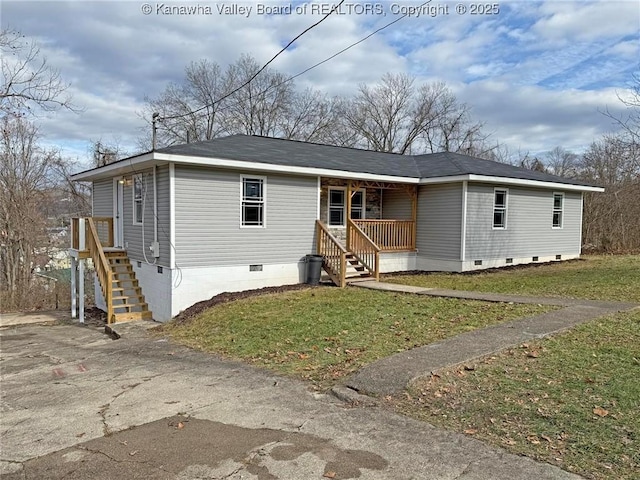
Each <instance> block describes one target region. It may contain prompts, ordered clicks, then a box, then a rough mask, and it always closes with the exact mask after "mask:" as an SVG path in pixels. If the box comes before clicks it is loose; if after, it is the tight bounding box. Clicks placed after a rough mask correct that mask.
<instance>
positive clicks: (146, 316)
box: [113, 311, 153, 323]
mask: <svg viewBox="0 0 640 480" xmlns="http://www.w3.org/2000/svg"><path fill="white" fill-rule="evenodd" d="M152 319H153V314H152V313H151V312H150V311H145V312H127V313H114V314H113V321H114V322H116V323H119V322H131V321H134V320H152Z"/></svg>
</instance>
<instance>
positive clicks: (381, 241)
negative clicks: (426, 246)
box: [352, 220, 416, 252]
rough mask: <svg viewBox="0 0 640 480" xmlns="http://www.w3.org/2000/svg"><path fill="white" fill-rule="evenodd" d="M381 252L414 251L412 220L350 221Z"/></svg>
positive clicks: (414, 227)
mask: <svg viewBox="0 0 640 480" xmlns="http://www.w3.org/2000/svg"><path fill="white" fill-rule="evenodd" d="M352 222H353V223H354V224H355V225H356V226H358V227H359V228H360V230H361V231H362V232H364V234H365V235H366V236H367V237H369V238H370V239H371V241H372V242H373V243H375V244H376V245H377V246H378V247H379V248H380V250H381V251H383V252H385V251H401V250H415V248H416V245H415V238H416V237H415V229H416V223H415V222H414V221H413V220H352Z"/></svg>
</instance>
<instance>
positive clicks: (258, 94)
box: [162, 0, 432, 120]
mask: <svg viewBox="0 0 640 480" xmlns="http://www.w3.org/2000/svg"><path fill="white" fill-rule="evenodd" d="M431 2H432V0H427V1H426V2H424V3H422V4H421V5H420V6H418V7H417V8H418V9H420V8H421V7H423V6H425V5H428V4H429V3H431ZM342 3H344V0H342V1H341V2H340V3H339V4H338V5H336V6H335V7H334V9H333V10H331V12H329V13H328V14H327V15H325V16H324V17H323V18H322V19H321V20H320V21H318V22H317V23H315V24H313V25H311V26H310V27H309V28H307V29H306V30H304V31H303V32H302V33H301V34H300V35H298V36H296V37H295V38H294V39H293V40H291V42H289V43H288V44H287V46H286V47H284V48H283V49H282V50H280V51H279V52H278V53H277V54H276V55H275V56H274V57H273V58H272V59H271V60H269V61H268V62H267V63H266V64H265V65H264V66H263V67H262V68H261V69H260V70H258V71H257V72H256V73H255V75H253V76H252V77H251V78H250V79H249V80H247V81H246V82H245V83H244V84H242V85H241V86H240V87H238V88H236V89H234V90H233V91H231V92H230V93H227V94H225V95H223V96H222V97H220V98H219V99H217V100H215V101H213V102H212V103H209V104H207V105H204V106H203V107H200V108H197V109H196V110H192V111H190V112H188V113H182V114H180V115H172V116H170V117H164V118H162V120H173V119H176V118H182V117H186V116H189V115H193V114H196V113H198V112H201V111H203V110H205V109H207V108H209V107H212V106H214V105H215V104H217V103H220V102H221V101H223V100H225V99H227V98H229V97H230V96H231V95H233V94H234V93H236V92H237V91H239V90H241V89H243V88H244V87H246V86H247V85H249V83H251V81H252V80H253V79H255V78H256V77H257V76H258V74H260V73H261V72H262V71H263V70H264V69H265V68H266V67H267V65H269V64H270V63H271V62H273V60H275V58H276V57H277V56H278V55H280V54H281V53H282V52H284V51H285V50H286V49H287V48H288V47H289V46H291V44H292V43H293V42H294V41H295V40H297V39H298V38H300V37H301V36H302V35H303V34H305V33H306V32H308V31H309V30H311V29H312V28H314V27H315V26H317V25H318V24H320V23H321V22H323V21H324V20H325V19H326V18H327V17H328V16H329V15H331V13H333V12H334V11H335V10H336V9H337V8H339V7H340V5H342ZM408 16H409V13H405V14H403V15H400V16H399V17H398V18H396V19H395V20H392V21H391V22H389V23H386V24H385V25H383V26H382V27H380V28H377V29H376V30H374V31H373V32H371V33H369V34H368V35H366V36H364V37H362V38H361V39H360V40H358V41H356V42H353V43H351V44H350V45H348V46H347V47H345V48H343V49H342V50H339V51H337V52H336V53H334V54H332V55H330V56H328V57H327V58H325V59H324V60H321V61H319V62H318V63H315V64H314V65H312V66H310V67H308V68H306V69H304V70H302V71H301V72H299V73H296V74H295V75H292V76H291V77H289V78H287V79H286V80H283V81H282V82H280V83H277V84H275V85H270V86H269V87H267V88H265V89H264V90H263V91H261V92H258V93H257V94H256V95H257V96H260V95H264V94H265V93H267V92H269V91H270V90H272V89H274V88H278V87H279V86H281V85H284V84H285V83H288V82H290V81H292V80H294V79H296V78H298V77H300V76H301V75H304V74H305V73H307V72H309V71H311V70H313V69H315V68H317V67H319V66H320V65H323V64H325V63H327V62H328V61H330V60H333V59H334V58H336V57H337V56H339V55H342V54H343V53H345V52H346V51H348V50H351V49H352V48H353V47H355V46H357V45H360V44H361V43H363V42H365V41H366V40H368V39H370V38H371V37H373V36H374V35H376V34H378V33H380V32H381V31H383V30H385V29H387V28H389V27H390V26H392V25H394V24H396V23H398V22H399V21H400V20H402V19H404V18H406V17H408ZM239 103H240V102H238V103H237V104H236V105H238V104H239ZM232 106H233V105H229V106H228V107H227V108H231V107H232Z"/></svg>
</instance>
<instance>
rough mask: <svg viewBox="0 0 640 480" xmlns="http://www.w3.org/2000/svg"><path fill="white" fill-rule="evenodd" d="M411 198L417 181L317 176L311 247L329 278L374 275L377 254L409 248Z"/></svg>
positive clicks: (340, 280) (343, 280)
mask: <svg viewBox="0 0 640 480" xmlns="http://www.w3.org/2000/svg"><path fill="white" fill-rule="evenodd" d="M417 200H418V187H417V185H410V184H401V183H388V182H371V181H354V180H340V179H322V181H321V194H320V217H321V218H320V219H318V220H317V222H316V252H317V253H318V254H319V255H322V256H323V269H324V270H325V272H326V273H327V275H329V278H331V280H332V281H333V282H334V283H335V284H336V285H338V286H340V287H344V286H345V285H346V284H347V282H348V281H355V280H361V279H367V278H373V279H375V280H379V279H380V255H381V254H385V253H391V252H393V253H400V252H415V251H416V220H417ZM390 217H394V218H390Z"/></svg>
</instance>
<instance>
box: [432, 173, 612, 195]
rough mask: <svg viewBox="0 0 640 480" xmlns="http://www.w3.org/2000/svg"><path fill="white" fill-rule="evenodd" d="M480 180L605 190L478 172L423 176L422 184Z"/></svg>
mask: <svg viewBox="0 0 640 480" xmlns="http://www.w3.org/2000/svg"><path fill="white" fill-rule="evenodd" d="M462 181H468V182H478V183H500V184H503V185H516V186H522V187H534V188H556V189H561V190H567V191H576V192H604V188H602V187H597V186H593V185H576V184H573V183H563V182H552V181H543V180H528V179H524V178H513V177H496V176H491V175H478V174H473V173H471V174H464V175H454V176H449V177H434V178H421V179H420V184H421V185H428V184H433V183H451V182H462Z"/></svg>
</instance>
